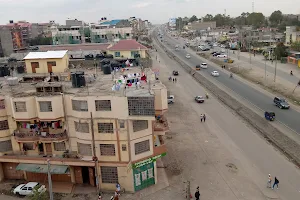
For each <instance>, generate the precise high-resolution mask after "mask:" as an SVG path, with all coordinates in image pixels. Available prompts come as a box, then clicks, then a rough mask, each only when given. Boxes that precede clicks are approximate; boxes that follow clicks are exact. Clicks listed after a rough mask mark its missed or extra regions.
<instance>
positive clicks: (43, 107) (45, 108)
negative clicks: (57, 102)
mask: <svg viewBox="0 0 300 200" xmlns="http://www.w3.org/2000/svg"><path fill="white" fill-rule="evenodd" d="M39 104H40V111H41V112H52V102H51V101H40V102H39Z"/></svg>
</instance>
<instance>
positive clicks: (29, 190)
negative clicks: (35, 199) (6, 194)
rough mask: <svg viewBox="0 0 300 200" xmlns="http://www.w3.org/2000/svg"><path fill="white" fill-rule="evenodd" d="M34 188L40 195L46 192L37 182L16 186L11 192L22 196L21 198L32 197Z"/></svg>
mask: <svg viewBox="0 0 300 200" xmlns="http://www.w3.org/2000/svg"><path fill="white" fill-rule="evenodd" d="M34 188H37V190H38V191H39V192H40V193H43V192H45V191H46V187H45V186H44V185H41V184H39V183H38V182H28V183H26V184H21V185H19V186H17V187H16V188H15V189H14V190H13V193H14V194H17V195H23V196H28V195H33V191H34Z"/></svg>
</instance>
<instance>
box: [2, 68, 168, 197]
mask: <svg viewBox="0 0 300 200" xmlns="http://www.w3.org/2000/svg"><path fill="white" fill-rule="evenodd" d="M103 71H104V72H105V73H106V74H103V73H102V72H95V70H91V71H85V72H84V73H85V78H86V81H83V79H82V77H83V76H82V73H78V72H77V73H75V72H74V73H73V72H72V73H71V74H70V73H69V72H64V73H52V74H51V75H49V73H48V74H37V73H36V74H26V75H24V77H23V80H22V83H18V82H17V80H18V79H14V78H11V79H8V80H7V81H8V84H7V85H4V86H3V88H2V89H1V96H2V99H1V100H0V135H1V137H0V155H1V156H0V179H1V180H3V179H25V180H27V181H39V182H41V183H43V184H45V183H46V182H47V175H46V173H47V168H46V162H47V160H49V162H50V164H51V173H52V181H53V184H54V185H55V184H56V183H57V182H64V183H65V184H82V183H86V184H90V185H92V186H96V185H97V183H99V184H98V187H99V188H100V189H101V190H115V185H116V183H117V182H119V183H120V184H121V187H122V188H124V189H125V190H126V191H131V192H134V191H138V190H141V189H143V188H145V187H148V186H150V185H152V184H155V183H156V182H157V171H156V160H157V159H159V158H160V157H161V156H164V155H165V154H166V148H165V145H164V142H163V135H165V133H166V131H168V129H169V128H168V123H167V120H166V118H165V112H166V111H167V109H168V104H167V89H166V87H165V86H164V85H163V84H161V83H160V82H159V81H158V80H156V78H155V75H154V74H153V72H152V71H151V70H149V69H140V68H136V67H131V68H128V69H123V70H119V71H115V72H114V73H112V74H110V71H107V69H103ZM77 75H78V76H77ZM70 76H71V77H72V79H71V80H72V81H70V78H69V77H70ZM30 77H31V78H30ZM27 80H29V82H28V81H27ZM38 80H41V81H42V82H38ZM44 80H47V81H52V82H47V81H44ZM35 81H36V83H35V84H33V82H35Z"/></svg>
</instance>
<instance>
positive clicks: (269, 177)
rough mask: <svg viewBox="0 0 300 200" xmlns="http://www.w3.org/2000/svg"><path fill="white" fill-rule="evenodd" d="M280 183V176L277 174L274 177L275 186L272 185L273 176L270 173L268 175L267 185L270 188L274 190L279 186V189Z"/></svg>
mask: <svg viewBox="0 0 300 200" xmlns="http://www.w3.org/2000/svg"><path fill="white" fill-rule="evenodd" d="M278 184H279V180H278V178H277V177H276V176H275V179H274V183H273V186H272V177H271V174H269V176H268V183H267V187H268V188H271V187H272V189H273V190H274V187H275V186H277V189H278Z"/></svg>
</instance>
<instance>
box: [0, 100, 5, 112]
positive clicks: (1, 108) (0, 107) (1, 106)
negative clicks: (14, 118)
mask: <svg viewBox="0 0 300 200" xmlns="http://www.w3.org/2000/svg"><path fill="white" fill-rule="evenodd" d="M3 109H5V101H4V99H2V100H0V110H3Z"/></svg>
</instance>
